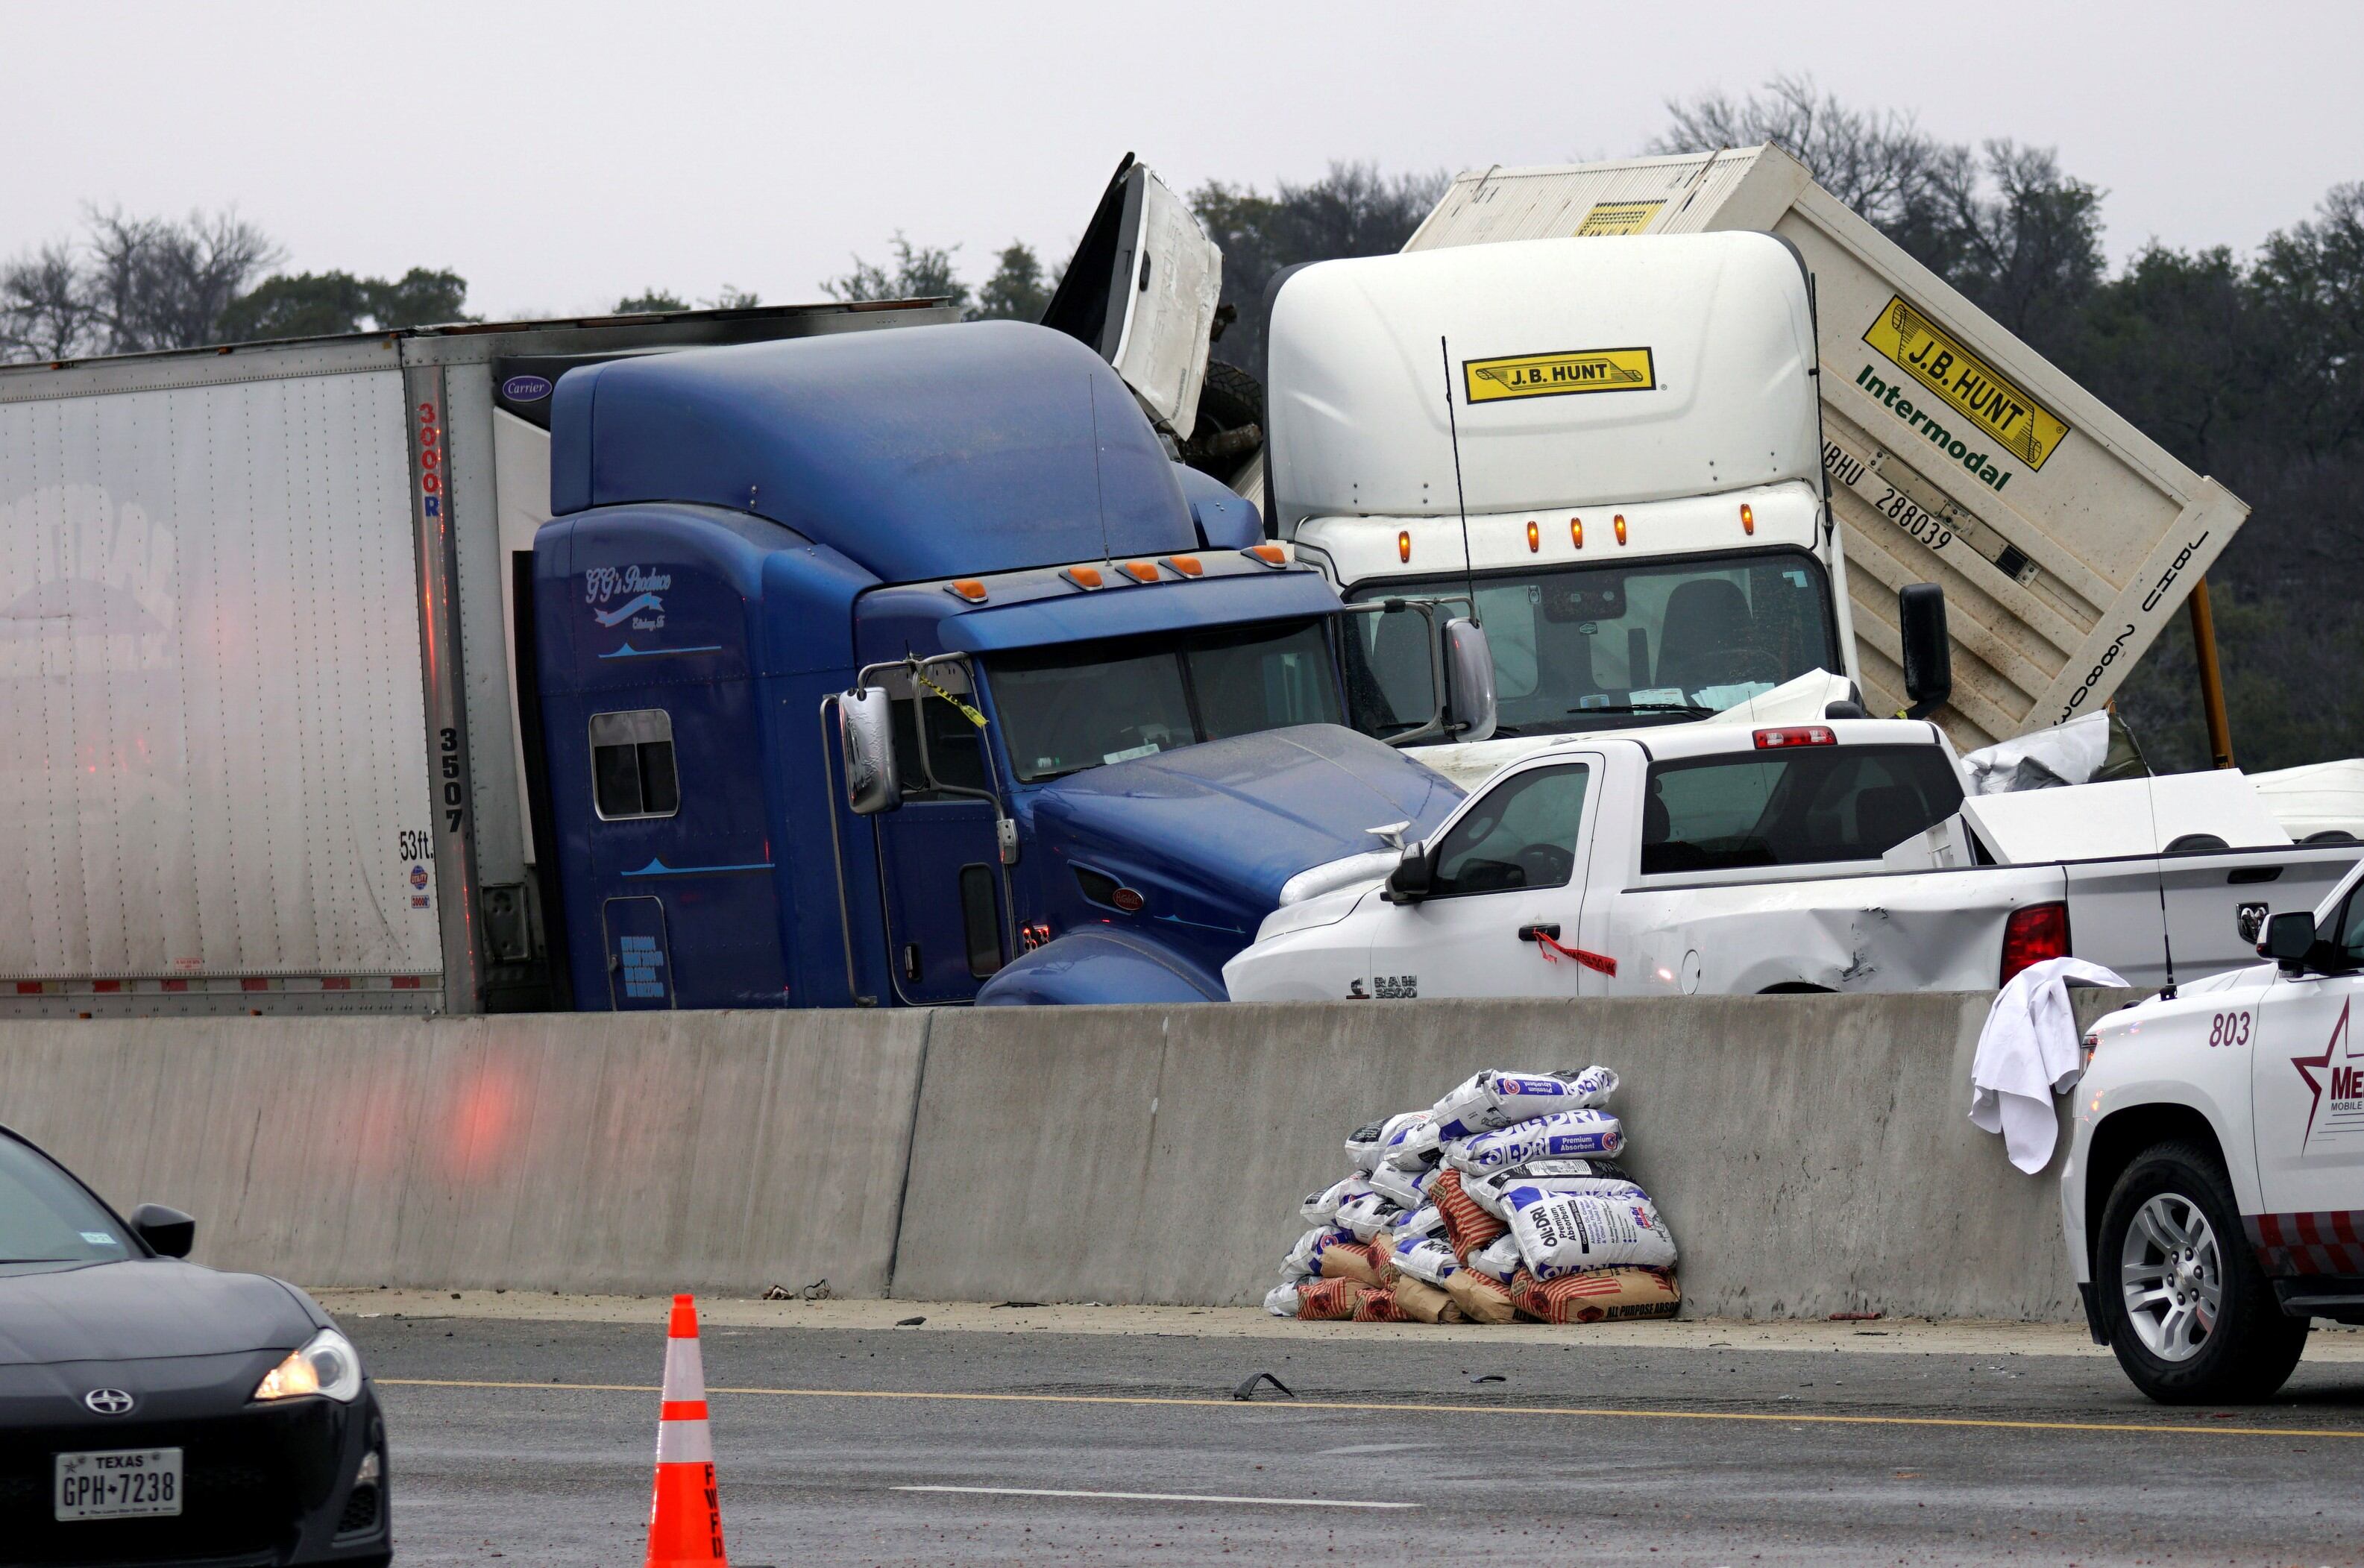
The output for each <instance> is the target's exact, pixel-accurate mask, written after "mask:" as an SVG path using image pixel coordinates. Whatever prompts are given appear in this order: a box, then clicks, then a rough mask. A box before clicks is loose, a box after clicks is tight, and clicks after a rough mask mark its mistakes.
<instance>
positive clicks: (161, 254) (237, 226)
mask: <svg viewBox="0 0 2364 1568" xmlns="http://www.w3.org/2000/svg"><path fill="white" fill-rule="evenodd" d="M90 224H91V239H90V250H91V260H92V266H91V271H90V275H89V284H90V288H91V305H92V309H93V312H94V314H95V317H96V320H97V323H98V326H99V328H101V330H102V331H103V332H104V333H105V336H106V351H107V352H109V353H117V354H124V353H138V352H140V351H142V350H150V349H189V348H195V347H196V346H197V345H198V344H201V343H209V342H212V341H213V340H214V339H215V336H216V331H215V328H216V326H217V323H218V322H219V321H220V320H221V316H222V312H223V311H225V310H227V309H228V308H229V305H230V302H231V301H232V300H234V299H236V298H238V297H239V295H241V294H243V293H245V292H246V289H247V287H248V285H249V284H251V283H253V282H254V281H255V279H256V278H257V277H258V276H259V275H260V274H261V273H262V272H264V271H266V270H267V269H269V268H270V267H272V266H273V265H274V264H275V263H276V262H278V261H280V260H282V257H283V252H282V251H281V250H280V249H279V247H278V246H276V245H274V244H273V243H272V241H271V239H270V238H269V237H268V236H267V235H265V234H264V233H263V232H262V230H261V229H260V228H256V227H255V226H254V225H252V224H251V223H248V222H246V221H245V220H244V219H242V218H240V217H238V216H237V215H236V214H235V213H232V212H223V213H219V214H217V215H216V216H214V217H206V215H205V214H203V213H195V212H193V213H191V214H190V215H189V217H188V218H187V220H186V221H185V222H182V223H174V222H173V221H171V220H170V219H168V218H161V217H139V218H135V217H126V216H124V214H123V212H122V211H121V210H120V209H119V208H118V209H117V210H115V211H112V212H106V213H98V212H94V213H93V214H91V218H90Z"/></svg>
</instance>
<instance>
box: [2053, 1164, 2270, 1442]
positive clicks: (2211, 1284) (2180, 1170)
mask: <svg viewBox="0 0 2364 1568" xmlns="http://www.w3.org/2000/svg"><path fill="white" fill-rule="evenodd" d="M2093 1280H2094V1284H2095V1285H2096V1287H2097V1288H2096V1290H2095V1292H2094V1294H2095V1295H2096V1296H2098V1297H2099V1298H2100V1300H2101V1307H2102V1325H2103V1327H2104V1328H2105V1329H2107V1330H2108V1333H2109V1336H2110V1348H2111V1349H2112V1350H2113V1351H2115V1352H2116V1353H2117V1357H2118V1364H2119V1365H2120V1366H2122V1367H2124V1369H2125V1373H2126V1376H2127V1377H2129V1378H2130V1379H2132V1380H2133V1382H2134V1385H2135V1387H2136V1388H2139V1389H2141V1390H2142V1391H2143V1392H2144V1393H2145V1394H2147V1395H2148V1396H2151V1397H2152V1398H2153V1399H2156V1400H2158V1402H2159V1403H2161V1404H2163V1405H2191V1404H2227V1403H2241V1402H2250V1401H2256V1400H2261V1399H2264V1398H2267V1397H2268V1396H2270V1395H2272V1393H2273V1392H2274V1390H2276V1389H2278V1388H2280V1386H2281V1385H2282V1384H2283V1383H2284V1382H2286V1381H2287V1380H2288V1379H2289V1377H2290V1374H2291V1369H2292V1367H2294V1366H2296V1365H2297V1364H2298V1358H2299V1352H2300V1351H2303V1350H2304V1349H2305V1347H2306V1334H2307V1329H2308V1327H2309V1323H2308V1320H2307V1319H2306V1318H2291V1317H2286V1316H2284V1314H2283V1312H2282V1310H2281V1306H2280V1303H2279V1302H2278V1301H2276V1300H2275V1298H2274V1292H2273V1287H2272V1285H2271V1284H2269V1283H2268V1282H2267V1279H2266V1276H2265V1274H2264V1273H2263V1271H2261V1270H2260V1269H2259V1268H2258V1261H2257V1258H2256V1257H2255V1255H2253V1254H2252V1253H2251V1252H2250V1251H2249V1247H2248V1241H2247V1235H2246V1233H2245V1232H2244V1231H2243V1229H2242V1228H2241V1218H2240V1211H2239V1209H2238V1207H2236V1205H2235V1203H2234V1201H2233V1190H2232V1184H2230V1183H2229V1182H2227V1181H2226V1180H2225V1172H2224V1168H2223V1167H2222V1166H2221V1165H2220V1164H2219V1163H2218V1162H2217V1161H2216V1159H2215V1157H2214V1156H2213V1155H2212V1154H2210V1153H2209V1152H2208V1151H2205V1150H2203V1149H2201V1148H2199V1147H2197V1146H2195V1145H2193V1144H2190V1143H2160V1144H2155V1145H2153V1146H2152V1147H2151V1148H2149V1149H2147V1150H2145V1151H2143V1152H2142V1153H2141V1154H2140V1155H2138V1156H2137V1157H2136V1158H2135V1162H2134V1163H2133V1164H2131V1165H2129V1166H2127V1167H2126V1170H2125V1173H2124V1175H2122V1176H2120V1177H2119V1178H2118V1184H2117V1185H2116V1187H2115V1188H2113V1190H2112V1192H2111V1194H2110V1201H2109V1204H2108V1206H2107V1207H2105V1208H2104V1209H2103V1210H2102V1234H2101V1240H2100V1245H2099V1246H2098V1247H2097V1248H2096V1249H2095V1251H2094V1254H2093Z"/></svg>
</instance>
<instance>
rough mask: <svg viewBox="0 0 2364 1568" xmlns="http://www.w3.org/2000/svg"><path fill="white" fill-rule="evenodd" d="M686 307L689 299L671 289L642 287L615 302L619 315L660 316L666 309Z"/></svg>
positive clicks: (685, 308) (672, 309) (684, 308)
mask: <svg viewBox="0 0 2364 1568" xmlns="http://www.w3.org/2000/svg"><path fill="white" fill-rule="evenodd" d="M688 308H689V301H687V300H686V299H684V298H682V297H681V295H677V294H675V293H674V292H673V291H672V290H671V289H660V288H647V289H642V290H641V292H640V293H638V294H628V295H625V296H624V297H623V298H621V299H619V300H618V301H617V302H616V314H617V315H619V316H662V315H663V314H665V313H666V312H667V311H674V310H687V309H688Z"/></svg>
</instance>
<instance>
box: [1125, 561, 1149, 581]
mask: <svg viewBox="0 0 2364 1568" xmlns="http://www.w3.org/2000/svg"><path fill="white" fill-rule="evenodd" d="M1121 571H1122V572H1123V573H1124V574H1125V575H1126V576H1128V577H1130V578H1132V580H1133V581H1134V582H1136V583H1154V582H1156V581H1157V568H1156V567H1154V566H1152V565H1151V564H1150V563H1149V562H1146V561H1128V562H1125V563H1124V565H1123V567H1122V568H1121Z"/></svg>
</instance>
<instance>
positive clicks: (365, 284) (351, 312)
mask: <svg viewBox="0 0 2364 1568" xmlns="http://www.w3.org/2000/svg"><path fill="white" fill-rule="evenodd" d="M467 298H468V284H467V282H466V280H464V279H463V278H462V277H461V276H460V274H459V273H457V272H433V271H429V269H427V268H425V267H413V268H412V269H411V270H410V271H409V272H406V273H404V274H403V275H402V276H401V277H400V278H396V279H394V280H391V281H389V280H387V279H385V278H357V277H355V276H353V275H352V274H351V272H283V273H281V274H280V275H278V276H277V277H272V278H265V279H264V280H263V281H262V283H260V284H256V285H255V286H254V287H253V288H252V289H251V290H250V291H249V292H247V293H246V294H243V295H240V296H239V297H238V298H237V299H235V300H232V301H231V302H230V304H229V307H228V308H227V309H225V310H224V311H223V312H222V315H221V319H220V321H219V322H218V323H217V335H218V336H219V338H220V339H222V340H223V341H225V342H231V343H244V342H256V341H260V340H262V339H272V338H317V337H329V336H332V335H334V334H337V333H343V332H385V331H391V330H393V329H395V328H401V327H432V326H437V325H439V324H440V323H443V322H447V321H465V320H467V319H468V317H467V315H466V312H465V306H466V304H467Z"/></svg>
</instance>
